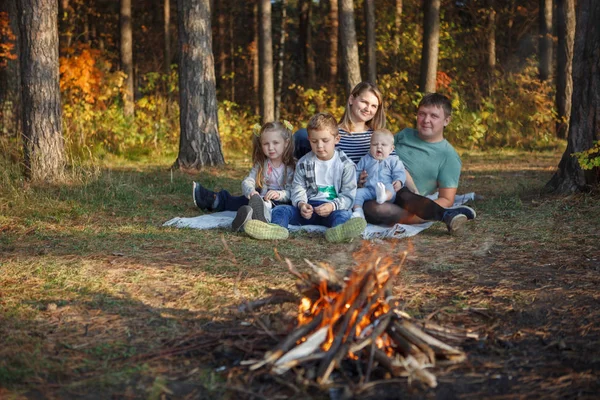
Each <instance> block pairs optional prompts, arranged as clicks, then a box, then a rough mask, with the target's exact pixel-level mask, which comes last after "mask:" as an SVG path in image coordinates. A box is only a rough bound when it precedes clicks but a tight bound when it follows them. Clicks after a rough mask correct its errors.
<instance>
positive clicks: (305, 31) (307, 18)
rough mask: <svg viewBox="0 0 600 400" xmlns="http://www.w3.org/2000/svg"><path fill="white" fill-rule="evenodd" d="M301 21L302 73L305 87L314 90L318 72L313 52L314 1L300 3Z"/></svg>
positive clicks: (305, 0) (308, 0)
mask: <svg viewBox="0 0 600 400" xmlns="http://www.w3.org/2000/svg"><path fill="white" fill-rule="evenodd" d="M299 7H300V20H299V23H298V28H299V31H300V37H299V40H298V55H299V57H298V58H299V59H300V60H301V61H300V71H301V75H302V77H303V81H304V85H305V86H306V87H309V88H312V87H314V86H315V81H316V71H315V61H314V56H313V51H312V25H311V18H312V1H311V0H301V1H300V6H299Z"/></svg>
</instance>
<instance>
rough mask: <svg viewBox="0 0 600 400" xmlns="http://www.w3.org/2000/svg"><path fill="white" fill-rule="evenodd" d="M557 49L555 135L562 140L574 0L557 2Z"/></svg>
mask: <svg viewBox="0 0 600 400" xmlns="http://www.w3.org/2000/svg"><path fill="white" fill-rule="evenodd" d="M556 10H557V13H558V15H557V25H558V26H557V30H558V47H557V54H556V110H557V112H558V122H557V124H556V135H557V136H558V137H559V138H561V139H564V138H566V137H567V132H568V131H569V118H570V117H571V96H572V95H573V76H572V74H573V43H574V41H575V0H557V4H556Z"/></svg>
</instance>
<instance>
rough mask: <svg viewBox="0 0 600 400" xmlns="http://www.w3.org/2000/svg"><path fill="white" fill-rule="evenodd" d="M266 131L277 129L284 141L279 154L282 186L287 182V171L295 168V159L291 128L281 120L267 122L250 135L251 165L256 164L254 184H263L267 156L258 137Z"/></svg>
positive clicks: (259, 185)
mask: <svg viewBox="0 0 600 400" xmlns="http://www.w3.org/2000/svg"><path fill="white" fill-rule="evenodd" d="M266 131H277V132H279V134H280V135H281V138H282V139H283V140H284V141H285V142H286V145H285V147H284V149H283V154H282V155H281V161H282V162H283V165H284V168H283V184H284V186H285V185H286V184H287V183H288V182H287V177H288V171H293V170H294V169H295V168H296V159H295V158H294V139H293V138H292V130H291V129H288V128H287V127H286V126H285V125H284V124H282V123H281V122H267V123H266V124H264V125H263V126H262V127H261V128H260V132H259V133H258V134H254V135H252V165H256V166H258V171H257V172H256V186H257V187H259V188H262V187H263V186H264V184H265V179H264V167H265V161H267V156H266V155H265V153H264V152H263V150H262V144H261V142H260V138H261V137H262V134H263V133H264V132H266Z"/></svg>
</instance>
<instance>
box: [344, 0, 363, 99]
mask: <svg viewBox="0 0 600 400" xmlns="http://www.w3.org/2000/svg"><path fill="white" fill-rule="evenodd" d="M339 12H340V44H341V46H340V47H341V49H342V65H343V71H344V84H345V87H346V95H350V93H351V92H352V89H353V88H354V87H355V86H356V85H358V84H359V83H360V81H361V77H360V62H359V58H358V44H357V42H356V27H355V22H354V4H353V2H352V0H340V2H339Z"/></svg>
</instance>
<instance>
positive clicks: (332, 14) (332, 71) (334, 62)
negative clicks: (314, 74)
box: [328, 0, 340, 90]
mask: <svg viewBox="0 0 600 400" xmlns="http://www.w3.org/2000/svg"><path fill="white" fill-rule="evenodd" d="M339 29H340V24H339V11H338V0H329V27H328V36H329V56H328V65H329V74H328V78H329V88H330V89H331V90H333V88H334V87H335V84H336V82H337V79H338V45H339Z"/></svg>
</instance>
